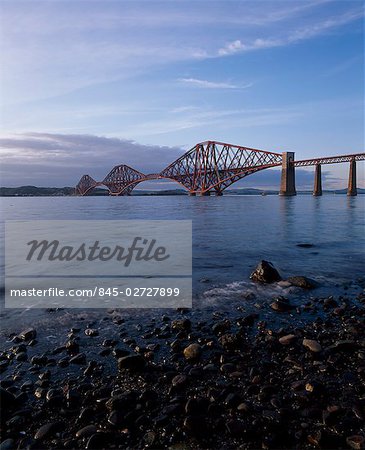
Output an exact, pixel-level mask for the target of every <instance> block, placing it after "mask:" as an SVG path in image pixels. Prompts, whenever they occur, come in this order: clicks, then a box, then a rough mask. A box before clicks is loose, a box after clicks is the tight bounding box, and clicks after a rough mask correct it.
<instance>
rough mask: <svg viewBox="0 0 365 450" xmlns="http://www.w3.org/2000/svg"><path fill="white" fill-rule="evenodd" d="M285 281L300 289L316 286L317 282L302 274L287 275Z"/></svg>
mask: <svg viewBox="0 0 365 450" xmlns="http://www.w3.org/2000/svg"><path fill="white" fill-rule="evenodd" d="M286 281H288V282H289V283H290V284H291V285H292V286H297V287H300V288H302V289H314V288H315V287H317V283H316V282H315V281H314V280H311V279H310V278H307V277H303V276H295V277H289V278H288V279H287V280H286Z"/></svg>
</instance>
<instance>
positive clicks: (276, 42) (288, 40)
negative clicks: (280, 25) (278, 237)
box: [217, 9, 364, 56]
mask: <svg viewBox="0 0 365 450" xmlns="http://www.w3.org/2000/svg"><path fill="white" fill-rule="evenodd" d="M363 17H364V11H363V9H356V10H354V11H349V12H347V13H345V14H343V15H341V16H336V17H331V18H329V19H327V20H324V21H321V22H318V23H316V24H314V25H310V26H307V27H302V28H298V29H296V30H294V31H292V32H290V33H289V34H288V35H287V36H284V37H279V38H257V39H254V40H252V41H249V42H244V41H242V40H240V39H236V40H234V41H231V42H228V43H227V44H226V45H225V46H224V47H222V48H220V49H218V51H217V56H228V55H234V54H235V53H243V52H248V51H253V50H262V49H268V48H273V47H283V46H286V45H290V44H294V43H297V42H300V41H304V40H307V39H311V38H314V37H316V36H320V35H322V34H325V33H327V32H329V31H330V30H333V29H335V28H338V27H341V26H343V25H347V24H349V23H351V22H354V21H355V20H359V19H361V18H363Z"/></svg>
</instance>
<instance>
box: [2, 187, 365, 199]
mask: <svg viewBox="0 0 365 450" xmlns="http://www.w3.org/2000/svg"><path fill="white" fill-rule="evenodd" d="M357 192H358V194H365V189H362V188H358V189H357ZM278 193H279V191H278V190H271V189H254V188H246V189H229V190H227V191H226V195H278ZM297 193H298V194H302V195H311V194H312V191H309V190H298V191H297ZM346 193H347V189H345V188H344V189H335V190H324V191H323V194H324V195H334V194H339V195H340V194H346ZM170 195H188V192H187V191H185V190H183V189H165V190H161V191H159V190H154V191H153V190H138V189H137V190H135V191H134V192H133V194H132V196H170ZM72 196H76V195H75V188H73V187H63V188H56V187H37V186H19V187H14V188H12V187H0V197H72ZM89 196H90V197H106V196H109V194H108V191H107V190H106V189H98V188H96V189H94V190H93V191H92V193H90V194H89Z"/></svg>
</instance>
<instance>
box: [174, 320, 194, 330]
mask: <svg viewBox="0 0 365 450" xmlns="http://www.w3.org/2000/svg"><path fill="white" fill-rule="evenodd" d="M171 328H172V329H173V330H175V331H190V330H191V322H190V320H189V319H178V320H173V321H172V322H171Z"/></svg>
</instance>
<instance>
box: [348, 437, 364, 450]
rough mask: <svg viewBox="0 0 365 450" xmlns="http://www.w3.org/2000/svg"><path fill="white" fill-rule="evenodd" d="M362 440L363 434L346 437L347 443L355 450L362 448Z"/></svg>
mask: <svg viewBox="0 0 365 450" xmlns="http://www.w3.org/2000/svg"><path fill="white" fill-rule="evenodd" d="M364 442H365V438H364V436H360V435H354V436H349V437H348V438H346V443H347V445H348V446H349V447H351V448H353V449H356V450H357V449H362V448H364Z"/></svg>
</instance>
